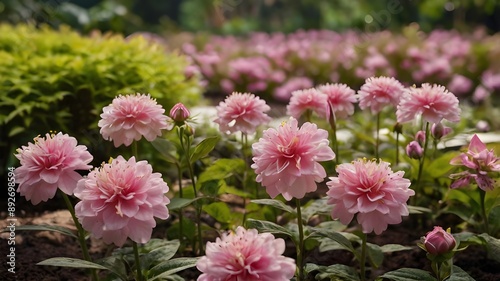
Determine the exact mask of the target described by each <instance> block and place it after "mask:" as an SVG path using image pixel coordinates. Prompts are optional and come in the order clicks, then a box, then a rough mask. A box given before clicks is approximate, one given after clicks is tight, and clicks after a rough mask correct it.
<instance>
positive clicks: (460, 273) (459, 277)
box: [446, 265, 476, 281]
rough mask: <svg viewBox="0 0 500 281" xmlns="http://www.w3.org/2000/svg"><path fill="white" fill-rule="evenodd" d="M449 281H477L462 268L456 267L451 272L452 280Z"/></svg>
mask: <svg viewBox="0 0 500 281" xmlns="http://www.w3.org/2000/svg"><path fill="white" fill-rule="evenodd" d="M446 280H447V281H475V280H476V279H474V278H472V277H471V276H470V275H469V274H468V273H467V272H465V271H464V270H463V269H461V268H460V267H458V266H456V265H454V266H453V268H452V271H451V276H450V278H448V279H446Z"/></svg>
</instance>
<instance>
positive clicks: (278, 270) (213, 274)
mask: <svg viewBox="0 0 500 281" xmlns="http://www.w3.org/2000/svg"><path fill="white" fill-rule="evenodd" d="M284 251H285V241H284V240H283V239H281V238H276V239H275V238H274V236H273V235H272V234H271V233H261V234H259V233H258V232H257V230H255V229H248V230H245V229H244V228H243V227H241V226H239V227H238V228H237V229H236V233H234V232H231V233H229V234H227V233H224V234H222V238H217V239H216V240H215V242H208V243H207V247H206V255H205V256H203V257H201V258H200V259H199V260H198V262H197V263H196V267H197V268H198V270H200V271H201V272H202V274H201V275H200V276H199V277H198V279H197V280H198V281H218V280H228V281H238V280H242V281H243V280H245V281H257V280H261V281H288V280H290V279H292V277H293V276H294V274H295V260H293V259H291V258H288V257H284V256H283V253H284Z"/></svg>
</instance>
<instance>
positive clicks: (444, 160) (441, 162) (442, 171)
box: [425, 151, 460, 178]
mask: <svg viewBox="0 0 500 281" xmlns="http://www.w3.org/2000/svg"><path fill="white" fill-rule="evenodd" d="M458 154H460V153H459V152H458V151H450V152H447V153H445V154H443V155H441V156H439V157H438V158H436V159H434V160H433V161H432V162H431V163H430V165H428V166H427V167H425V171H426V172H427V173H429V175H430V176H431V177H433V178H440V177H443V176H445V175H446V174H448V173H449V172H450V170H451V169H452V166H450V160H451V159H453V158H454V157H455V156H457V155H458Z"/></svg>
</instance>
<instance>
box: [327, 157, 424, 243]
mask: <svg viewBox="0 0 500 281" xmlns="http://www.w3.org/2000/svg"><path fill="white" fill-rule="evenodd" d="M389 165H390V164H389V163H388V162H384V161H380V163H377V162H376V161H367V160H366V159H358V160H356V161H354V162H352V163H344V164H340V165H338V166H337V169H336V170H337V173H338V176H337V177H331V178H330V180H331V181H329V182H327V183H326V184H327V186H328V188H329V190H328V191H327V193H326V194H327V195H328V204H330V205H334V207H333V209H332V214H331V215H332V218H333V219H340V221H341V222H342V223H343V224H345V225H348V224H349V223H350V222H351V221H352V219H353V218H354V215H355V214H357V221H358V223H359V224H361V226H362V228H363V232H364V233H370V232H372V231H374V232H375V234H380V233H382V232H383V231H384V230H386V229H387V226H388V225H389V224H398V223H400V222H401V221H402V219H401V216H408V214H409V212H408V207H407V205H406V201H408V198H409V197H410V196H412V195H415V192H414V191H413V190H411V189H409V188H408V187H409V186H410V184H411V182H410V180H408V179H405V178H403V175H404V172H403V171H398V172H396V173H394V172H393V171H392V170H391V168H390V167H389Z"/></svg>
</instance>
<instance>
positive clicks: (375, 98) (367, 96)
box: [358, 76, 404, 114]
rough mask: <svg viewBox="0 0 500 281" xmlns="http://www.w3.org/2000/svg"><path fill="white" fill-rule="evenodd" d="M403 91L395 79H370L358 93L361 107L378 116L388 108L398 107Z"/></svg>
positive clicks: (382, 77)
mask: <svg viewBox="0 0 500 281" xmlns="http://www.w3.org/2000/svg"><path fill="white" fill-rule="evenodd" d="M403 91H404V87H403V85H402V84H401V83H400V82H399V81H398V80H396V79H394V77H384V76H381V77H370V78H368V79H366V81H365V84H363V85H362V86H361V89H360V90H359V91H358V99H359V107H360V108H361V109H363V110H364V109H366V108H370V109H371V112H372V113H373V114H377V113H379V112H380V111H382V109H383V108H384V107H386V106H389V105H392V106H396V105H397V104H398V103H399V99H400V97H401V95H402V94H403Z"/></svg>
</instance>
